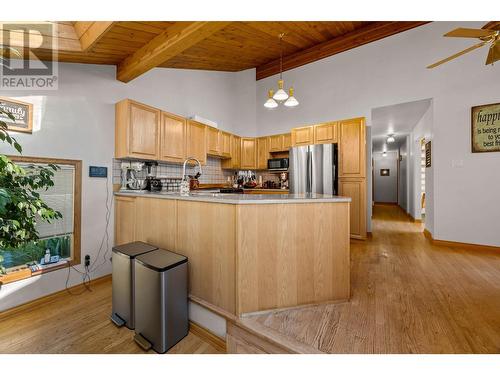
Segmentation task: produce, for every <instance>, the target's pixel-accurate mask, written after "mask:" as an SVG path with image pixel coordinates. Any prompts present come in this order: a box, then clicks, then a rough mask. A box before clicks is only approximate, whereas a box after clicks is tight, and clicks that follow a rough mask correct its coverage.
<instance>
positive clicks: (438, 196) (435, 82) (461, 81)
mask: <svg viewBox="0 0 500 375" xmlns="http://www.w3.org/2000/svg"><path fill="white" fill-rule="evenodd" d="M483 24H484V22H434V23H430V24H427V25H424V26H421V27H419V28H416V29H412V30H409V31H407V32H404V33H400V34H397V35H394V36H391V37H389V38H385V39H382V40H380V41H377V42H374V43H370V44H367V45H364V46H361V47H359V48H356V49H353V50H350V51H346V52H344V53H341V54H338V55H335V56H332V57H329V58H326V59H323V60H320V61H317V62H314V63H312V64H308V65H305V66H302V67H299V68H296V69H293V70H291V71H287V72H285V73H284V79H285V83H286V85H293V86H294V87H295V92H296V95H297V99H298V100H299V101H300V105H299V106H298V107H296V108H292V109H290V108H284V107H280V108H278V109H277V110H272V111H269V110H267V109H265V108H264V107H263V106H262V104H263V103H264V100H265V98H266V93H267V90H268V89H269V88H272V87H275V86H276V79H277V77H276V76H274V77H269V78H266V79H264V80H260V81H258V83H257V132H258V134H269V133H273V132H282V131H287V130H288V129H290V128H291V127H294V126H298V125H306V124H314V123H316V122H322V121H329V120H336V119H343V118H350V117H358V116H365V117H366V118H367V122H368V125H370V113H371V109H372V108H377V107H382V106H387V105H392V104H398V103H405V102H410V101H414V100H419V99H427V98H432V99H433V110H432V119H433V134H431V135H430V138H432V144H433V167H432V168H431V169H430V170H429V173H432V175H431V176H430V177H429V178H427V182H428V184H431V186H430V187H429V186H428V188H427V189H428V191H430V192H431V194H432V197H430V196H429V195H428V196H427V198H428V204H429V203H430V202H432V200H433V202H434V209H433V210H432V209H431V212H430V213H429V211H428V213H427V216H429V214H430V215H431V216H432V217H428V218H427V219H426V220H428V221H429V223H432V224H429V225H430V227H429V230H431V231H432V232H433V235H434V237H435V238H438V239H442V240H450V241H458V242H468V243H477V244H485V245H494V246H500V235H499V234H498V223H499V222H500V213H499V211H498V210H497V209H495V207H498V206H499V205H500V195H498V194H495V193H494V192H493V191H492V190H491V187H493V186H495V187H498V186H500V173H498V166H499V165H500V153H484V154H472V153H471V149H470V148H471V147H470V109H471V107H472V106H474V105H479V104H486V103H495V102H499V101H500V90H499V81H500V66H499V64H496V65H494V66H484V61H485V59H486V54H487V50H486V49H480V50H476V51H474V52H472V53H470V54H468V55H465V56H462V57H460V58H459V59H457V60H454V61H453V62H450V63H448V64H445V65H442V66H440V67H439V68H436V69H433V70H428V69H426V68H425V67H426V66H427V65H429V64H431V63H433V62H435V61H437V60H438V59H440V58H443V57H446V56H449V55H451V54H453V53H455V52H457V51H460V50H461V49H464V48H466V47H468V46H470V45H472V44H473V41H471V40H467V39H461V38H443V37H442V35H443V34H444V33H446V32H447V31H449V30H451V29H453V28H456V27H481V26H483ZM453 160H458V161H461V162H463V163H455V165H457V164H458V165H460V164H462V165H463V167H461V168H453V167H452V161H453ZM368 176H370V174H369V173H368ZM367 197H368V199H370V198H371V192H370V191H368V193H367ZM430 198H432V199H430ZM431 204H432V203H431Z"/></svg>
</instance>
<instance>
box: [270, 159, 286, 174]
mask: <svg viewBox="0 0 500 375" xmlns="http://www.w3.org/2000/svg"><path fill="white" fill-rule="evenodd" d="M267 169H268V170H270V171H288V158H279V159H268V160H267Z"/></svg>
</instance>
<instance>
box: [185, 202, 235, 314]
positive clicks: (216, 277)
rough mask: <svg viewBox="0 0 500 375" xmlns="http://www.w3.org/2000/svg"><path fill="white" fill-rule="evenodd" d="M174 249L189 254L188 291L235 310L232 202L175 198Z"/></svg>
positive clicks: (225, 308) (233, 312)
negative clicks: (194, 200)
mask: <svg viewBox="0 0 500 375" xmlns="http://www.w3.org/2000/svg"><path fill="white" fill-rule="evenodd" d="M177 223H178V227H177V246H176V252H178V253H180V254H182V255H185V256H187V257H188V258H189V285H190V291H189V292H190V293H191V294H192V295H195V296H196V297H198V298H201V299H203V300H205V301H206V302H209V303H211V304H213V305H215V306H218V307H220V308H222V309H223V310H225V311H227V312H229V313H231V314H235V311H236V301H235V298H236V297H235V286H236V280H235V268H236V266H235V264H236V258H235V255H236V254H235V253H236V251H235V233H236V222H235V206H234V205H230V204H214V203H204V202H188V201H177Z"/></svg>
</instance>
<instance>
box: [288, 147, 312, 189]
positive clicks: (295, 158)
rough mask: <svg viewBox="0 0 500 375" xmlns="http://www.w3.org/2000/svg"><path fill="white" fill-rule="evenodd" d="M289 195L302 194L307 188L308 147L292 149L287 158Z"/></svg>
mask: <svg viewBox="0 0 500 375" xmlns="http://www.w3.org/2000/svg"><path fill="white" fill-rule="evenodd" d="M289 162H290V165H289V168H288V172H289V183H290V185H289V188H290V194H304V193H307V192H308V187H309V166H308V164H309V146H301V147H292V148H291V149H290V156H289Z"/></svg>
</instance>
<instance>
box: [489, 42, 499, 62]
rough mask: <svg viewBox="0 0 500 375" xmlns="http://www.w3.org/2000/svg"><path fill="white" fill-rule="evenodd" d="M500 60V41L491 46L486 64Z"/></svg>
mask: <svg viewBox="0 0 500 375" xmlns="http://www.w3.org/2000/svg"><path fill="white" fill-rule="evenodd" d="M498 60H500V42H497V43H496V44H493V45H492V46H491V47H490V52H488V57H487V58H486V65H490V64H493V63H494V62H495V61H498Z"/></svg>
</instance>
